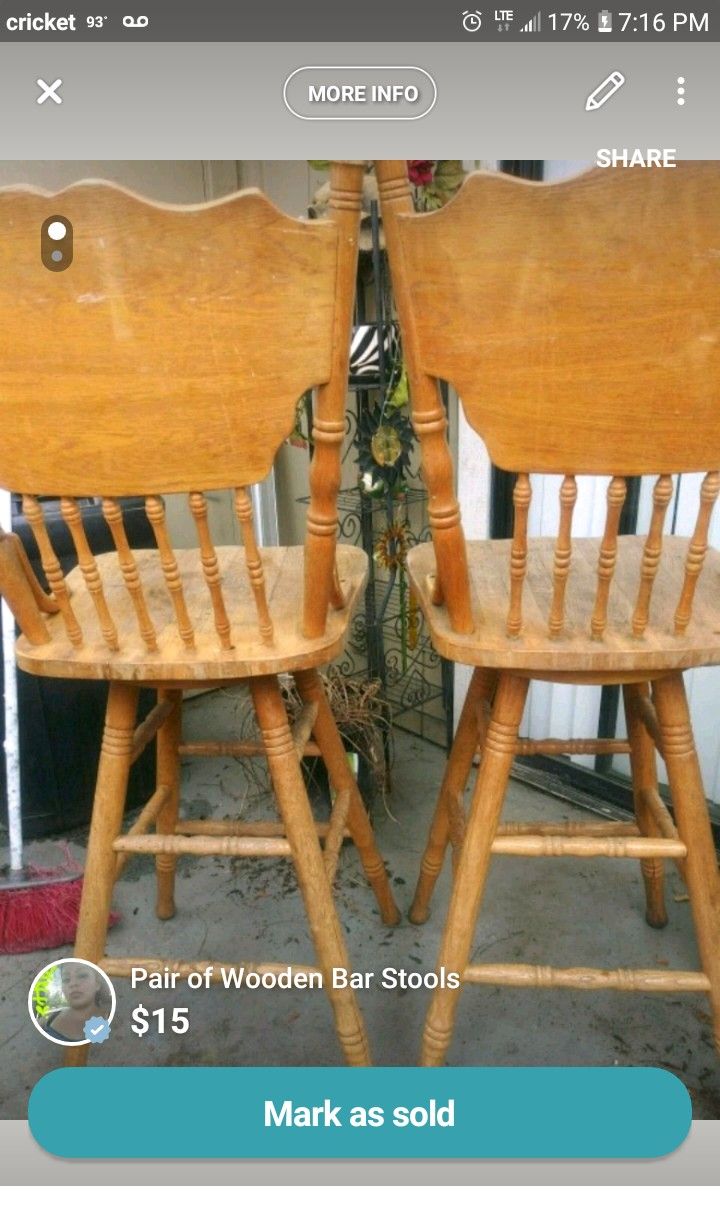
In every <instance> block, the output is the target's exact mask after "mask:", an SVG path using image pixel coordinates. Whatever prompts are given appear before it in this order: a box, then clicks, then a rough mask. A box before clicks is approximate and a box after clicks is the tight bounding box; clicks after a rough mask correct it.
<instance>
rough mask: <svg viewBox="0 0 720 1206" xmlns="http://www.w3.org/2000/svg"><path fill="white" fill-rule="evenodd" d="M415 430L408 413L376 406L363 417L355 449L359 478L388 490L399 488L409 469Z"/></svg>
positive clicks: (358, 429) (360, 420) (356, 437)
mask: <svg viewBox="0 0 720 1206" xmlns="http://www.w3.org/2000/svg"><path fill="white" fill-rule="evenodd" d="M412 443H413V433H412V427H411V426H410V421H409V419H408V417H407V415H406V414H403V412H402V411H400V410H398V409H396V408H392V407H385V408H382V407H377V408H376V409H375V410H373V411H365V413H364V414H362V415H361V416H360V419H359V422H358V426H357V433H356V435H355V446H356V448H357V465H358V469H359V470H360V475H361V477H362V478H363V479H365V477H366V475H369V479H368V480H372V482H373V483H376V484H377V483H381V484H382V486H383V487H384V489H385V490H388V491H390V490H394V489H396V488H397V487H398V486H399V485H400V483H401V481H402V479H403V477H404V475H405V473H406V472H407V470H408V468H409V466H410V452H411V449H412Z"/></svg>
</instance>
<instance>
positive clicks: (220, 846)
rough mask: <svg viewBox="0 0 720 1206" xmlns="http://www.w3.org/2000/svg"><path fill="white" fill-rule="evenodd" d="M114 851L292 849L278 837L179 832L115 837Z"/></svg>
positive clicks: (266, 853) (268, 853)
mask: <svg viewBox="0 0 720 1206" xmlns="http://www.w3.org/2000/svg"><path fill="white" fill-rule="evenodd" d="M113 850H116V851H118V853H123V854H155V855H157V854H176V855H179V854H197V855H214V854H215V855H228V856H230V857H231V858H243V857H255V858H274V857H280V858H288V857H290V855H291V853H292V851H291V849H290V843H289V841H288V840H287V838H281V837H214V836H212V837H211V836H207V835H200V836H197V837H195V836H193V837H186V836H185V835H184V834H179V833H177V834H176V833H153V834H147V835H145V836H141V837H131V836H129V835H126V836H125V837H119V838H116V839H115V841H114V842H113Z"/></svg>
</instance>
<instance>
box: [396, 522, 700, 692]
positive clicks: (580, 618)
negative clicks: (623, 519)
mask: <svg viewBox="0 0 720 1206" xmlns="http://www.w3.org/2000/svg"><path fill="white" fill-rule="evenodd" d="M644 543H645V537H644V536H622V537H620V538H619V539H618V551H617V563H616V567H615V575H614V578H613V583H612V588H611V590H610V597H609V601H608V623H607V628H606V630H605V633H604V634H603V637H602V639H601V640H596V639H595V638H593V636H592V635H591V632H590V613H591V611H592V605H593V599H594V597H595V592H596V590H597V570H598V558H599V554H600V544H601V542H600V540H599V539H598V540H596V539H593V538H590V537H588V538H579V539H575V540H574V541H573V548H572V561H571V564H570V572H569V576H568V583H567V588H566V595H565V617H564V624H563V630H562V639H561V640H557V639H553V638H552V637H551V636H550V634H549V630H548V612H549V610H550V601H551V599H552V594H553V568H554V557H555V545H556V541H555V539H554V538H544V537H540V538H536V539H534V540H533V541H532V543H531V545H530V549H529V553H528V559H527V576H526V578H525V583H524V590H523V627H522V631H521V633H520V635H519V636H518V637H513V638H511V637H508V636H507V635H506V621H507V615H508V608H509V604H510V580H509V574H508V569H509V566H510V551H511V544H512V542H511V541H510V540H476V541H468V544H467V552H468V571H469V578H470V597H471V603H472V609H473V620H474V624H475V630H474V632H472V633H469V634H463V633H458V632H454V631H453V629H452V626H451V623H450V618H449V615H448V611H447V608H446V607H444V606H437V605H436V604H433V602H432V593H433V586H434V581H435V572H436V563H435V553H434V551H433V547H432V545H431V544H429V543H428V544H420V545H417V546H416V547H415V548H414V549H411V550H410V553H409V554H408V571H409V575H410V580H411V582H412V585H413V590H414V591H415V594H416V596H417V599H418V601H419V603H420V606H421V608H422V610H423V613H424V615H425V618H426V620H427V623H428V626H429V629H430V633H431V636H432V640H433V644H434V645H435V648H436V649H437V651H438V652H439V653H441V654H442V656H443V657H446V658H449V659H450V660H452V661H455V662H461V663H463V664H464V665H467V666H486V667H488V668H493V669H494V668H503V669H505V670H512V671H514V672H515V673H522V672H523V671H526V672H528V673H530V672H533V673H535V672H537V673H538V674H546V675H547V676H548V677H552V675H553V674H554V673H556V674H573V673H577V672H578V670H579V669H582V673H583V677H584V678H585V680H587V679H588V676H590V678H591V676H592V675H593V674H603V675H604V676H605V681H607V674H610V675H613V676H614V675H618V678H620V677H622V676H623V675H628V676H629V677H630V678H632V679H637V678H638V677H639V676H641V677H645V678H650V677H652V675H653V672H663V671H665V672H667V671H669V670H673V669H687V668H688V667H690V666H709V665H717V664H718V663H720V621H718V610H717V592H718V586H719V585H720V552H718V550H717V549H708V551H707V555H706V559H705V569H704V573H703V575H702V576H701V577H700V579H699V581H698V585H697V589H696V592H695V598H694V603H693V613H692V619H691V621H690V624H689V625H688V628H687V630H686V631H685V632H684V633H683V634H681V635H675V633H674V631H673V613H674V611H675V608H676V606H677V602H678V599H679V598H680V594H681V590H682V586H683V579H684V576H685V566H686V561H687V555H688V546H689V544H690V541H689V540H686V539H684V538H683V537H680V536H668V537H666V538H665V540H664V541H663V555H662V560H661V561H660V565H659V567H658V572H657V577H656V578H655V583H654V588H653V600H652V610H651V613H650V620H649V622H648V624H647V627H646V629H645V631H644V633H643V634H642V636H639V637H638V636H634V635H633V630H632V617H633V612H634V609H635V605H636V600H637V593H638V583H639V580H640V566H641V563H642V556H643V546H644ZM655 617H658V619H657V620H655Z"/></svg>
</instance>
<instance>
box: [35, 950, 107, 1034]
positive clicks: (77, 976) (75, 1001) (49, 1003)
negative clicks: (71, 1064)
mask: <svg viewBox="0 0 720 1206" xmlns="http://www.w3.org/2000/svg"><path fill="white" fill-rule="evenodd" d="M28 1011H29V1013H30V1017H31V1018H32V1021H33V1025H34V1026H36V1027H37V1029H38V1030H39V1031H40V1033H41V1034H42V1035H43V1037H44V1038H46V1039H49V1040H50V1042H51V1043H58V1044H59V1045H60V1046H61V1047H80V1046H83V1045H84V1044H85V1043H104V1042H105V1040H106V1039H107V1038H108V1037H109V1035H110V1023H111V1022H112V1019H113V1017H114V1016H115V989H114V988H113V986H112V981H111V980H110V979H109V977H108V976H107V975H106V974H105V972H104V971H103V970H102V968H100V967H96V966H95V964H94V963H89V962H88V961H87V959H74V958H70V959H58V960H57V962H56V963H48V964H47V966H46V967H44V968H43V969H42V971H40V972H38V974H37V975H36V977H35V979H34V980H33V982H32V985H31V987H30V992H29V993H28Z"/></svg>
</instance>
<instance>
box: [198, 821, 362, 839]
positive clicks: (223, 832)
mask: <svg viewBox="0 0 720 1206" xmlns="http://www.w3.org/2000/svg"><path fill="white" fill-rule="evenodd" d="M329 828H330V825H329V822H328V821H316V822H315V830H316V832H317V835H318V837H319V838H320V840H321V841H322V839H323V838H325V837H326V835H327V832H328V829H329ZM175 832H176V833H184V834H185V835H186V836H187V837H192V836H197V835H200V834H207V835H210V836H212V837H221V836H226V837H285V826H284V825H283V823H282V821H178V823H177V825H176V826H175ZM346 832H347V831H346ZM344 836H345V835H344Z"/></svg>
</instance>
